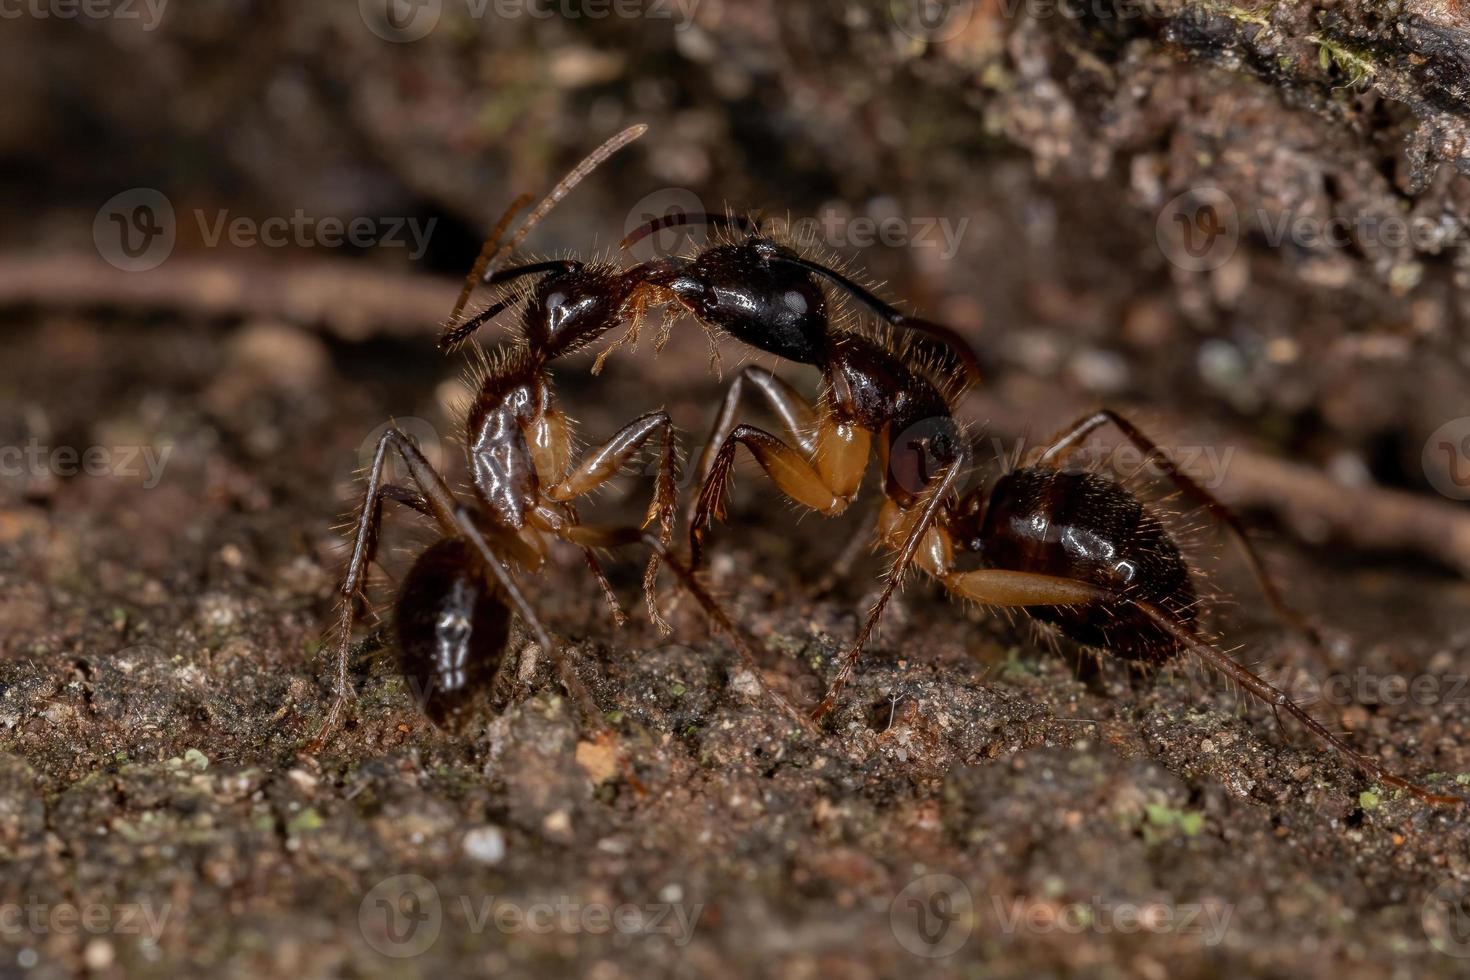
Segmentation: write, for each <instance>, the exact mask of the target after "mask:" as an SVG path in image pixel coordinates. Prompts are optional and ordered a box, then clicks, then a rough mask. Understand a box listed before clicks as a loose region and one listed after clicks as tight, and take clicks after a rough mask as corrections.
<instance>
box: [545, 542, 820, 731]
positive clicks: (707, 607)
mask: <svg viewBox="0 0 1470 980" xmlns="http://www.w3.org/2000/svg"><path fill="white" fill-rule="evenodd" d="M563 537H565V538H566V539H567V540H568V541H572V542H575V543H577V544H580V545H583V546H585V547H595V548H616V547H621V546H624V545H629V544H637V543H639V542H642V543H643V544H646V545H647V546H648V547H649V548H651V549H652V550H653V552H654V553H655V554H656V555H658V556H659V557H660V558H662V560H663V563H664V564H665V565H667V566H668V567H669V569H670V570H671V571H673V573H674V575H675V577H676V578H678V580H679V583H680V585H682V586H683V588H684V590H685V591H687V592H688V593H689V594H690V595H692V596H694V598H695V600H696V601H697V602H698V603H699V605H700V607H701V608H703V609H704V612H705V615H707V616H708V617H709V618H710V621H711V622H713V623H714V624H715V626H716V627H717V628H719V629H721V630H723V631H724V633H725V635H726V636H728V637H729V638H730V642H731V643H732V644H733V645H734V646H735V651H736V653H737V654H738V655H739V656H740V660H741V662H742V663H744V664H745V667H746V669H747V670H749V671H750V672H751V673H752V674H754V675H755V679H756V682H757V683H758V684H759V685H760V688H761V691H762V692H763V693H764V694H765V695H766V696H767V697H768V698H770V699H771V700H772V701H773V702H774V703H775V704H776V706H777V707H778V708H780V709H781V711H782V713H783V714H785V715H786V717H787V718H789V719H790V720H791V721H792V722H794V723H795V724H796V725H797V727H799V728H800V729H801V730H802V731H803V732H806V733H807V734H808V735H812V736H814V737H820V733H819V731H818V730H817V728H816V726H815V725H813V724H812V722H811V721H810V720H809V719H808V718H807V716H806V715H804V714H802V712H801V710H800V709H798V708H797V707H796V706H795V705H794V704H792V703H791V702H790V701H789V700H787V699H786V697H785V696H784V695H782V694H781V693H780V692H778V691H775V690H773V689H772V688H771V687H770V686H768V685H767V684H766V681H765V676H764V674H763V673H762V670H761V666H760V663H759V662H758V661H757V660H756V657H755V654H754V652H753V651H752V650H751V648H750V643H749V641H748V640H747V639H746V636H745V632H744V631H743V630H742V629H740V627H738V626H737V625H735V621H734V620H733V619H732V618H731V617H730V615H729V614H728V613H727V612H725V609H724V607H723V606H721V605H720V603H719V602H718V601H717V600H716V599H715V597H714V596H713V595H711V594H710V593H709V590H708V589H706V588H705V587H704V586H703V585H702V584H700V582H699V579H698V578H697V577H696V576H695V575H694V572H693V571H691V570H690V568H689V567H688V566H686V565H685V564H684V563H683V562H682V561H680V560H679V558H678V557H677V556H676V555H675V554H674V553H673V550H672V549H671V548H669V546H668V544H667V543H666V542H664V541H663V540H661V539H660V538H658V537H656V536H654V535H652V534H650V533H648V532H647V531H644V530H643V529H641V528H619V527H599V526H596V525H588V524H580V525H576V526H573V527H568V528H567V529H566V530H565V532H564V533H563Z"/></svg>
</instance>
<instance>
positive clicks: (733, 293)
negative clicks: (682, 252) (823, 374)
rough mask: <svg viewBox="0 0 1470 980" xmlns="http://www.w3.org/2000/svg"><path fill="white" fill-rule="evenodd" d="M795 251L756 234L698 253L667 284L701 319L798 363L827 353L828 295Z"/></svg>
mask: <svg viewBox="0 0 1470 980" xmlns="http://www.w3.org/2000/svg"><path fill="white" fill-rule="evenodd" d="M795 258H797V255H796V253H795V252H792V251H791V250H790V249H788V248H783V247H782V246H780V245H777V244H776V243H775V242H772V241H770V240H769V239H766V238H761V237H759V236H751V237H749V238H747V239H746V240H745V241H743V242H740V243H738V244H729V245H716V246H714V247H712V248H708V249H706V250H704V251H703V252H701V253H700V254H699V256H698V257H697V258H695V259H694V260H693V261H691V262H690V263H689V264H688V265H687V266H685V267H684V269H683V270H681V272H680V274H679V276H678V277H677V278H675V279H674V280H673V281H672V282H671V283H670V284H669V288H670V289H672V290H673V291H674V292H675V293H676V294H677V295H678V296H679V298H680V299H682V300H683V301H684V302H685V303H686V304H688V306H689V307H690V308H691V309H692V310H694V312H695V314H696V315H697V316H698V317H699V318H700V319H701V320H703V321H704V322H706V323H709V324H712V325H714V326H716V327H718V328H720V329H721V330H724V331H725V332H726V333H728V334H730V335H731V336H732V337H734V338H735V339H736V340H738V341H740V342H741V343H743V344H748V345H750V346H751V347H755V348H758V349H760V350H763V351H767V352H768V353H771V354H775V355H777V356H778V357H784V358H786V359H788V360H792V361H797V362H798V363H801V364H816V365H820V364H821V363H822V361H823V358H824V356H825V353H826V347H827V333H828V317H827V297H826V295H825V294H824V293H823V292H822V287H821V286H820V285H818V283H817V281H816V279H815V278H814V277H813V276H812V274H811V272H810V271H808V270H807V269H804V268H802V267H801V266H799V265H795V264H794V263H792V262H791V261H790V260H791V259H795Z"/></svg>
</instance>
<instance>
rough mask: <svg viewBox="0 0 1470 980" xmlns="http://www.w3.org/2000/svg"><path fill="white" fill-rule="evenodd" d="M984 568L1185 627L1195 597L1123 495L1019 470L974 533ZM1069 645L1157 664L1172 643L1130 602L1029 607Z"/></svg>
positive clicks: (1165, 539) (1082, 478)
mask: <svg viewBox="0 0 1470 980" xmlns="http://www.w3.org/2000/svg"><path fill="white" fill-rule="evenodd" d="M980 544H981V553H982V556H983V560H984V563H985V564H986V565H987V566H988V567H991V568H1002V569H1008V570H1011V571H1022V572H1034V573H1038V574H1043V575H1053V576H1056V577H1058V578H1064V579H1070V580H1073V581H1080V582H1087V583H1090V584H1093V585H1097V586H1101V587H1103V588H1105V589H1107V590H1109V591H1112V592H1117V593H1121V594H1124V595H1126V596H1128V597H1129V598H1130V599H1132V600H1135V601H1138V602H1146V603H1148V604H1150V605H1153V606H1156V607H1158V608H1160V609H1162V610H1164V611H1165V612H1167V613H1168V614H1170V615H1171V616H1173V617H1174V618H1175V620H1176V621H1177V622H1178V623H1179V624H1180V625H1181V626H1185V627H1193V626H1194V623H1195V618H1196V617H1195V605H1196V601H1197V596H1196V592H1195V588H1194V583H1193V582H1192V580H1191V578H1190V572H1189V565H1188V564H1187V563H1186V562H1185V560H1184V558H1183V556H1182V555H1181V554H1180V552H1179V548H1178V546H1177V545H1175V543H1174V541H1173V540H1172V539H1171V538H1170V537H1169V535H1168V533H1167V531H1166V530H1165V528H1164V526H1163V524H1162V523H1161V522H1160V521H1159V519H1158V518H1157V517H1156V516H1155V515H1154V514H1152V513H1151V512H1150V511H1149V510H1148V509H1147V508H1145V507H1144V506H1143V504H1142V503H1141V502H1140V501H1139V500H1138V498H1137V497H1135V496H1134V495H1133V494H1132V493H1131V492H1129V491H1128V490H1127V489H1126V488H1125V487H1123V486H1121V485H1119V484H1118V483H1115V482H1114V481H1112V480H1109V479H1107V478H1105V477H1101V476H1098V475H1096V474H1093V473H1073V472H1066V471H1062V470H1055V469H1051V468H1049V467H1027V468H1024V469H1018V470H1015V471H1013V472H1011V473H1008V474H1006V475H1005V476H1003V477H1001V478H1000V479H999V480H998V481H996V484H995V487H994V488H993V489H992V490H991V493H990V499H989V502H988V504H987V506H986V511H985V519H984V523H983V524H982V525H981V530H980ZM1026 611H1027V613H1028V614H1029V615H1030V616H1031V617H1032V618H1034V619H1037V620H1040V621H1042V622H1045V623H1051V624H1053V625H1055V626H1056V627H1057V628H1058V629H1059V630H1060V631H1061V632H1062V633H1063V635H1065V636H1067V637H1068V638H1069V639H1071V640H1074V641H1075V642H1078V643H1081V644H1084V645H1087V646H1096V647H1103V648H1106V649H1109V650H1111V651H1113V652H1114V653H1117V654H1118V655H1119V656H1122V657H1124V658H1127V659H1129V660H1135V661H1142V662H1146V663H1150V664H1162V663H1164V662H1166V661H1168V660H1170V659H1172V658H1173V657H1174V656H1175V655H1177V654H1178V653H1179V652H1180V651H1179V644H1178V642H1177V641H1176V640H1175V639H1174V638H1173V637H1171V636H1169V635H1168V634H1167V633H1165V632H1164V631H1163V630H1161V629H1160V628H1159V627H1158V626H1157V625H1155V624H1154V623H1153V622H1152V621H1150V620H1149V619H1148V617H1146V616H1144V615H1142V614H1141V613H1139V612H1138V611H1137V610H1136V609H1135V607H1134V606H1133V604H1132V603H1131V602H1118V603H1101V602H1096V603H1089V604H1086V605H1072V606H1065V605H1048V606H1031V607H1028V608H1027V610H1026Z"/></svg>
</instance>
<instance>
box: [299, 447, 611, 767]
mask: <svg viewBox="0 0 1470 980" xmlns="http://www.w3.org/2000/svg"><path fill="white" fill-rule="evenodd" d="M390 450H392V451H395V452H397V453H398V456H399V458H400V459H402V460H403V463H404V465H405V466H406V467H407V468H408V471H409V478H410V480H411V481H412V483H413V485H414V487H415V488H416V490H410V491H408V494H405V495H404V496H403V497H401V496H399V491H400V490H401V489H403V488H399V487H392V489H391V490H388V489H387V487H391V486H392V485H386V486H385V484H384V483H383V482H382V481H383V469H384V466H385V465H386V464H387V460H388V453H389V451H390ZM414 493H416V496H409V495H412V494H414ZM384 497H388V498H390V499H404V497H408V499H412V500H413V501H414V504H411V505H410V506H414V505H415V504H417V503H420V502H421V503H422V504H423V508H422V510H421V512H423V513H426V514H428V515H429V516H431V517H432V518H433V519H434V521H435V522H436V523H437V524H438V525H439V527H440V530H442V531H443V532H444V533H445V534H447V535H453V536H458V537H463V538H465V539H466V540H469V541H471V542H472V543H474V544H475V545H476V547H477V548H478V549H479V550H480V552H481V559H482V560H483V561H484V563H485V567H486V568H487V569H488V570H489V571H490V572H491V573H492V574H493V575H495V577H496V579H497V580H498V581H499V582H500V585H501V586H502V587H503V588H504V589H505V591H506V594H507V595H508V596H509V597H510V599H511V602H512V604H513V605H514V606H515V608H516V611H517V612H518V613H519V614H520V615H521V617H522V619H524V620H525V622H526V623H527V624H528V625H529V626H530V627H531V630H532V632H533V634H534V635H535V636H536V639H537V642H539V643H541V644H542V649H543V650H544V651H546V653H547V655H548V656H550V657H552V658H553V659H554V660H555V661H556V663H557V666H558V669H559V672H560V674H561V677H562V683H563V685H564V686H566V688H567V690H568V692H569V693H570V694H571V695H572V697H573V699H574V700H575V701H576V702H577V703H578V706H579V707H580V708H581V709H582V710H583V711H584V712H585V713H586V714H587V717H588V718H589V719H590V720H592V722H593V723H594V724H596V725H598V726H600V727H605V726H606V723H605V722H604V721H603V720H602V716H601V712H600V710H599V709H598V708H597V705H596V702H594V701H593V700H592V695H591V694H590V693H589V692H588V691H587V688H586V685H584V684H583V683H582V680H581V678H580V677H578V676H577V674H576V672H575V671H574V670H572V669H571V664H570V660H569V659H568V658H567V657H566V656H565V655H564V651H562V650H561V649H560V648H559V647H556V646H553V645H552V644H551V640H550V637H549V636H548V634H547V632H546V629H545V627H543V626H542V625H541V621H540V620H539V619H538V618H537V617H536V614H535V612H534V611H533V610H532V609H531V606H530V604H529V603H527V602H526V599H525V597H524V596H523V595H522V594H521V591H520V589H519V588H518V587H517V586H516V584H515V581H514V580H513V579H512V578H511V577H510V573H509V572H508V571H507V570H506V568H505V566H504V563H503V562H502V561H501V560H500V559H499V558H498V557H497V556H496V555H495V554H494V553H493V552H491V550H490V547H489V545H488V543H486V541H485V538H484V536H483V535H482V534H481V533H480V531H479V529H478V528H476V527H475V526H474V521H473V519H472V518H471V517H470V516H469V514H468V512H467V511H465V510H464V509H463V508H462V507H460V505H459V504H458V503H457V502H456V501H455V498H454V494H453V492H452V491H451V490H450V489H449V485H448V484H447V483H445V482H444V478H443V477H441V476H440V475H439V474H438V472H436V471H435V470H434V468H433V466H432V465H431V464H430V463H429V461H428V459H426V458H425V457H424V454H423V453H422V452H420V450H419V448H418V446H416V445H415V444H414V443H413V441H412V440H411V439H409V438H408V436H406V435H404V434H403V432H402V431H400V430H399V429H396V428H391V427H390V428H389V429H387V430H386V431H385V432H384V433H383V435H382V437H381V438H379V440H378V446H377V449H376V450H375V452H374V453H373V464H372V467H371V469H369V471H368V477H367V485H366V486H365V487H364V489H363V497H362V504H361V505H360V507H359V509H358V517H357V522H356V523H357V530H356V532H355V534H354V537H353V547H352V557H351V558H350V559H349V561H348V564H347V573H346V575H345V576H344V577H343V580H342V585H341V587H340V589H339V593H340V596H341V604H342V606H341V612H340V613H339V619H338V623H337V630H338V636H337V647H336V655H335V663H336V691H335V692H334V696H333V698H332V705H331V707H330V709H328V711H327V718H326V721H325V722H324V723H323V725H322V728H321V731H320V732H318V733H317V735H316V737H315V738H314V739H313V740H312V741H311V742H310V743H309V744H308V746H307V751H308V752H310V753H313V754H314V753H317V752H320V751H321V749H322V747H323V746H324V745H325V744H326V741H327V738H328V737H329V736H330V734H331V733H332V730H333V729H334V728H335V727H336V726H337V722H338V720H339V719H340V718H341V715H342V711H343V709H344V708H345V707H346V705H347V699H348V697H349V694H350V691H351V683H350V681H349V679H348V676H347V670H348V663H349V659H350V647H351V642H352V626H353V623H354V621H355V619H356V609H357V602H358V599H359V597H360V594H361V590H362V586H363V580H364V578H365V577H366V573H367V567H368V563H369V562H370V561H371V560H372V556H373V553H374V552H375V551H376V548H377V541H378V536H379V528H380V525H381V523H382V516H383V515H382V506H381V501H382V500H383V499H384ZM414 509H420V508H418V507H417V506H414Z"/></svg>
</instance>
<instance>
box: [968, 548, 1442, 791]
mask: <svg viewBox="0 0 1470 980" xmlns="http://www.w3.org/2000/svg"><path fill="white" fill-rule="evenodd" d="M944 584H945V587H946V588H947V589H948V590H949V591H950V592H952V593H954V594H955V595H957V596H961V597H963V598H966V599H973V600H975V601H976V602H981V603H984V604H986V605H989V606H1000V607H1024V606H1058V605H1062V606H1066V605H1076V606H1082V605H1087V604H1089V603H1106V604H1115V605H1116V604H1128V605H1131V606H1132V607H1133V608H1135V609H1137V610H1138V611H1139V612H1140V613H1142V614H1143V615H1144V616H1146V617H1148V619H1149V621H1150V622H1152V623H1153V624H1154V625H1156V626H1157V627H1159V628H1160V629H1161V630H1164V631H1165V632H1166V633H1168V634H1169V635H1170V636H1172V637H1173V638H1174V639H1175V640H1176V641H1178V642H1179V644H1180V645H1181V646H1183V647H1184V648H1185V649H1187V650H1188V651H1189V652H1190V653H1192V654H1194V656H1195V657H1197V658H1198V659H1199V660H1200V661H1201V662H1202V663H1203V664H1204V665H1205V666H1206V667H1209V668H1212V669H1213V670H1215V671H1217V672H1219V673H1221V674H1224V675H1225V676H1226V677H1229V678H1230V679H1231V680H1233V681H1235V682H1236V683H1237V684H1239V685H1240V686H1241V687H1243V688H1245V689H1246V690H1247V691H1249V692H1250V693H1251V694H1253V695H1254V696H1255V697H1256V698H1258V699H1260V701H1261V702H1262V703H1263V704H1266V705H1268V706H1269V707H1270V708H1271V709H1272V711H1273V712H1274V711H1278V710H1279V711H1285V712H1286V713H1287V714H1288V715H1290V716H1291V717H1292V718H1293V719H1295V720H1296V721H1297V722H1298V723H1299V724H1301V725H1302V726H1303V727H1305V728H1306V729H1308V730H1309V731H1311V732H1312V734H1314V735H1316V736H1317V737H1318V738H1320V739H1322V741H1324V742H1326V743H1327V744H1328V745H1330V746H1331V747H1332V748H1333V749H1335V750H1337V751H1338V752H1339V753H1341V754H1342V756H1343V757H1344V758H1345V759H1347V760H1348V761H1349V762H1350V763H1351V764H1352V765H1353V766H1354V767H1356V768H1357V769H1358V770H1359V771H1361V772H1363V773H1364V774H1366V775H1368V776H1371V777H1372V778H1374V779H1378V780H1381V781H1382V782H1384V783H1386V784H1388V785H1390V786H1394V787H1397V788H1399V789H1401V790H1404V791H1405V792H1408V793H1411V794H1412V795H1414V796H1416V797H1418V798H1419V799H1421V800H1424V801H1425V802H1426V803H1432V804H1435V805H1439V806H1461V805H1463V804H1464V801H1463V800H1461V799H1460V798H1459V797H1455V796H1443V795H1440V794H1438V793H1435V792H1433V791H1431V790H1429V789H1427V788H1425V787H1423V786H1420V785H1419V784H1417V783H1414V782H1411V781H1409V780H1407V779H1404V778H1403V777H1402V776H1398V775H1395V774H1394V773H1392V772H1390V771H1388V770H1387V769H1386V768H1384V767H1383V765H1381V764H1380V763H1379V762H1378V761H1377V760H1375V759H1372V758H1369V757H1368V756H1366V755H1364V754H1362V753H1361V752H1359V751H1357V750H1356V749H1354V748H1352V747H1351V746H1349V745H1348V744H1347V743H1346V742H1344V741H1343V740H1342V739H1340V738H1338V737H1337V736H1336V735H1334V734H1332V732H1330V731H1328V730H1327V728H1325V727H1324V726H1323V725H1322V723H1321V722H1319V721H1317V719H1315V718H1313V717H1312V716H1311V715H1310V714H1308V713H1307V711H1306V710H1305V709H1304V708H1302V707H1301V706H1300V705H1299V704H1297V703H1296V702H1295V701H1293V700H1292V699H1291V697H1290V696H1289V695H1288V694H1286V692H1284V691H1281V690H1279V689H1277V688H1276V687H1274V686H1272V685H1271V684H1269V683H1268V682H1266V681H1265V680H1263V679H1262V678H1260V677H1258V676H1257V675H1256V674H1255V673H1254V672H1253V671H1251V670H1250V669H1249V668H1248V667H1245V666H1244V665H1242V664H1239V663H1237V662H1236V661H1235V660H1234V659H1233V658H1231V657H1230V656H1229V655H1228V654H1226V653H1225V652H1224V651H1223V650H1221V649H1219V648H1218V647H1216V646H1214V645H1213V644H1210V643H1206V642H1205V641H1204V640H1202V639H1201V638H1200V637H1199V636H1198V635H1197V634H1196V633H1195V632H1194V631H1193V630H1191V629H1189V628H1187V627H1185V626H1184V625H1182V624H1181V623H1180V622H1179V621H1178V620H1177V619H1176V618H1175V617H1173V616H1171V615H1169V614H1168V613H1167V612H1165V611H1164V610H1163V609H1160V608H1159V607H1157V606H1154V605H1152V604H1150V603H1146V602H1139V601H1137V600H1135V599H1130V598H1129V597H1128V596H1126V595H1124V594H1122V593H1118V592H1114V591H1112V590H1110V589H1105V588H1102V587H1101V586H1096V585H1091V584H1089V583H1086V582H1080V581H1075V580H1073V579H1066V578H1057V577H1055V576H1052V575H1040V574H1036V573H1032V572H1016V571H1009V570H1005V569H981V570H978V571H973V572H956V573H951V574H949V575H946V576H945V577H944Z"/></svg>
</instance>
